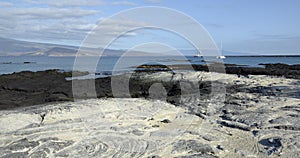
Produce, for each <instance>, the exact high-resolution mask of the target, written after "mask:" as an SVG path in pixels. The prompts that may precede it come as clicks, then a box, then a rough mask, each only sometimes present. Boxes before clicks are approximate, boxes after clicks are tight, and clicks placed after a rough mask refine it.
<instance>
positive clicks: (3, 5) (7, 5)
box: [0, 2, 13, 7]
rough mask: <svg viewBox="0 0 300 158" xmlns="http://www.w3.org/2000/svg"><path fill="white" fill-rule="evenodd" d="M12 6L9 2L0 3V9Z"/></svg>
mask: <svg viewBox="0 0 300 158" xmlns="http://www.w3.org/2000/svg"><path fill="white" fill-rule="evenodd" d="M11 6H13V4H12V3H9V2H0V7H11Z"/></svg>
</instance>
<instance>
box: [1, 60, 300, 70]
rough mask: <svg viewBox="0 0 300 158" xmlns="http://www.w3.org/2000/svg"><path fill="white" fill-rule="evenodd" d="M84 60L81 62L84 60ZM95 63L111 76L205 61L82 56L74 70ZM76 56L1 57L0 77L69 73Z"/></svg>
mask: <svg viewBox="0 0 300 158" xmlns="http://www.w3.org/2000/svg"><path fill="white" fill-rule="evenodd" d="M83 59H84V60H83ZM95 59H96V60H97V61H96V62H94V63H96V64H94V65H92V67H95V72H96V73H99V74H101V73H103V74H110V73H111V72H112V71H115V72H118V71H119V72H124V71H131V70H134V69H135V66H138V65H142V64H163V65H173V64H205V63H207V62H208V60H209V59H208V58H198V57H193V56H186V57H177V56H159V57H153V56H151V57H146V56H141V57H126V58H124V57H123V58H119V57H116V56H103V57H101V58H99V59H98V57H83V58H80V60H81V61H82V62H80V63H79V65H77V66H76V67H77V68H78V67H79V68H82V69H80V70H84V68H85V67H88V66H91V65H90V64H91V62H90V61H95ZM74 61H75V57H48V56H1V57H0V74H10V73H14V72H20V71H43V70H49V69H58V70H62V71H72V70H73V66H74ZM220 61H222V62H224V63H226V64H237V65H242V66H249V67H262V65H259V64H267V63H284V64H300V56H277V57H275V56H259V57H258V56H257V57H255V56H251V57H249V56H248V57H246V56H244V57H238V56H228V57H226V59H222V60H220Z"/></svg>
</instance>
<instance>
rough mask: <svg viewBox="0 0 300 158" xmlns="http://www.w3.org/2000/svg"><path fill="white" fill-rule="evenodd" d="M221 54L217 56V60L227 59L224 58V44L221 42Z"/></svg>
mask: <svg viewBox="0 0 300 158" xmlns="http://www.w3.org/2000/svg"><path fill="white" fill-rule="evenodd" d="M220 50H221V52H220V54H221V55H219V56H217V58H218V59H225V58H226V57H225V56H224V55H222V54H223V42H222V41H221V49H220Z"/></svg>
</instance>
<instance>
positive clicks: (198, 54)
mask: <svg viewBox="0 0 300 158" xmlns="http://www.w3.org/2000/svg"><path fill="white" fill-rule="evenodd" d="M194 57H197V58H200V57H202V55H201V50H198V52H197V54H196V55H194Z"/></svg>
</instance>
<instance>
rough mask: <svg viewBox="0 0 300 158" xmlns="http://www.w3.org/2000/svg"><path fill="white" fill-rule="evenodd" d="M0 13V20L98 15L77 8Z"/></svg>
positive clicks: (32, 9) (5, 11) (21, 9)
mask: <svg viewBox="0 0 300 158" xmlns="http://www.w3.org/2000/svg"><path fill="white" fill-rule="evenodd" d="M2 11H3V12H0V18H1V17H3V18H7V19H9V17H11V18H16V19H22V18H23V19H24V18H25V19H64V18H80V17H85V16H90V15H95V14H97V13H99V11H96V10H83V9H79V8H72V9H71V8H69V9H63V8H14V9H4V10H2Z"/></svg>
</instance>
